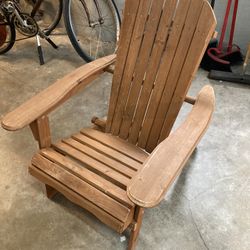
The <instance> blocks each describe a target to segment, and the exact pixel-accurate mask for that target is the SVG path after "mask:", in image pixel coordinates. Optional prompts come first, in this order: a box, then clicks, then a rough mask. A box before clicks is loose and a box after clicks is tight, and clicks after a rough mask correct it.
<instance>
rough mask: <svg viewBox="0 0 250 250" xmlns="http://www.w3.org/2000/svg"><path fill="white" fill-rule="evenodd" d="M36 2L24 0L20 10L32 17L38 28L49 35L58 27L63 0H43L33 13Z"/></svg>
mask: <svg viewBox="0 0 250 250" xmlns="http://www.w3.org/2000/svg"><path fill="white" fill-rule="evenodd" d="M37 1H38V0H25V2H24V3H23V5H21V8H22V10H25V12H26V13H31V15H32V16H34V18H35V20H36V22H37V24H38V26H39V28H40V29H41V30H42V31H43V32H45V34H46V35H49V34H50V33H51V32H52V31H53V30H54V29H55V28H56V26H57V25H58V23H59V22H60V20H61V17H62V12H63V0H53V1H52V0H43V1H42V3H41V5H40V7H39V9H38V10H37V11H35V13H33V12H32V11H33V8H34V6H35V4H36V3H37Z"/></svg>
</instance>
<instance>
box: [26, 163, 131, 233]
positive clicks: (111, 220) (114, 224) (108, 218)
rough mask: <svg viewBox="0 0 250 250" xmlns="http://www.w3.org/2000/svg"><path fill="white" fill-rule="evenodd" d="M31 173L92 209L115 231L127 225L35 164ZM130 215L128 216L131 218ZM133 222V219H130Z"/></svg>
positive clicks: (76, 202)
mask: <svg viewBox="0 0 250 250" xmlns="http://www.w3.org/2000/svg"><path fill="white" fill-rule="evenodd" d="M29 173H30V174H31V175H32V176H34V177H35V178H36V179H38V180H40V181H41V182H42V183H46V184H47V185H49V186H52V187H53V188H54V189H56V190H58V192H60V193H61V194H63V195H64V196H65V197H66V198H67V199H69V200H70V201H71V202H73V203H75V204H77V205H79V206H80V207H82V208H85V209H86V210H88V211H91V212H92V214H93V215H94V216H96V218H98V219H99V220H100V221H102V222H103V223H104V224H106V225H108V226H109V227H111V228H113V229H114V230H115V231H117V232H119V233H122V232H123V231H124V230H125V229H126V227H125V226H124V223H122V222H121V221H119V220H118V219H116V218H115V217H113V216H112V215H110V214H108V213H106V212H105V211H104V210H103V209H101V208H99V207H98V206H96V205H95V204H93V203H91V202H90V201H88V200H87V199H85V198H84V197H82V196H81V195H80V194H78V193H77V192H74V191H73V190H71V189H69V188H68V187H67V186H65V185H64V184H63V183H60V182H59V181H56V180H55V179H53V178H52V177H51V176H49V175H48V174H46V173H44V172H43V171H41V170H40V169H38V168H36V167H35V166H33V165H31V166H30V167H29ZM131 213H132V214H133V211H132V210H131ZM130 217H131V216H129V217H128V218H130ZM130 221H131V222H132V219H130Z"/></svg>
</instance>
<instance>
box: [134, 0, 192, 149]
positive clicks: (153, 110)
mask: <svg viewBox="0 0 250 250" xmlns="http://www.w3.org/2000/svg"><path fill="white" fill-rule="evenodd" d="M190 2H191V0H185V1H180V2H179V5H178V8H177V10H176V15H175V18H174V20H173V26H172V30H171V33H170V37H169V40H168V42H167V45H166V49H165V51H164V54H163V55H162V61H161V65H160V68H159V70H158V73H157V76H156V79H155V81H154V89H153V91H152V93H151V98H150V100H149V104H148V108H147V110H146V114H145V117H144V121H143V125H142V128H141V133H140V135H139V140H138V144H139V146H140V147H142V148H145V147H146V144H147V140H148V136H149V134H150V130H151V127H152V126H153V124H156V123H159V122H160V121H158V120H156V119H155V117H156V114H157V110H158V107H159V105H160V102H161V98H162V93H163V90H164V88H165V82H166V78H167V77H168V75H169V72H170V70H171V68H172V64H173V60H174V58H175V56H176V53H177V49H178V44H179V40H180V39H181V34H182V31H183V27H184V25H185V21H186V17H187V13H188V10H190V8H189V7H190Z"/></svg>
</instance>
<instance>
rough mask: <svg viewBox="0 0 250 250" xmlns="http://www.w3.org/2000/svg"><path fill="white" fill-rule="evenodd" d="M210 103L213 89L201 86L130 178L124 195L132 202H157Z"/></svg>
mask: <svg viewBox="0 0 250 250" xmlns="http://www.w3.org/2000/svg"><path fill="white" fill-rule="evenodd" d="M214 105H215V97H214V91H213V88H212V87H210V86H205V87H204V88H203V89H202V90H201V92H200V93H199V95H198V98H197V101H196V102H195V105H194V106H193V108H192V110H191V112H190V113H189V115H188V117H187V118H186V120H185V121H184V122H183V123H182V125H181V126H180V127H179V128H178V129H177V130H176V131H174V132H173V133H172V134H170V136H169V137H168V138H166V139H165V140H164V141H163V142H162V143H160V144H159V145H158V146H157V147H156V148H155V150H154V151H153V152H152V154H151V155H150V156H149V157H148V159H147V160H146V162H145V163H144V165H143V167H142V169H141V170H140V171H139V172H138V173H137V174H136V175H135V176H134V177H133V178H132V180H131V182H130V184H129V185H128V188H127V194H128V197H129V198H130V199H131V200H132V201H133V202H134V203H135V204H136V205H138V206H141V207H154V206H156V205H157V204H158V203H160V201H161V200H162V199H163V197H164V195H165V193H166V191H167V190H168V188H169V187H170V185H171V184H172V183H173V181H174V180H175V178H176V177H177V176H178V174H180V172H181V170H182V169H183V167H184V166H185V163H186V162H187V160H188V158H189V157H190V155H191V154H192V152H193V151H194V149H195V148H196V146H197V144H198V142H199V141H200V139H201V137H202V136H203V134H204V133H205V131H206V129H207V128H208V125H209V123H210V120H211V117H212V114H213V110H214Z"/></svg>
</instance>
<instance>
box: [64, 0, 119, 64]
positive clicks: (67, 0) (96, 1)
mask: <svg viewBox="0 0 250 250" xmlns="http://www.w3.org/2000/svg"><path fill="white" fill-rule="evenodd" d="M64 23H65V28H66V31H67V34H68V36H69V39H70V41H71V44H72V45H73V47H74V48H75V50H76V52H77V53H78V54H79V55H80V56H81V57H82V58H83V59H84V60H85V61H87V62H90V61H92V60H94V59H97V58H99V57H103V56H105V55H109V54H112V53H114V52H115V50H116V46H117V42H118V39H119V35H120V23H121V20H120V15H119V11H118V9H117V6H116V4H115V2H114V0H64Z"/></svg>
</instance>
